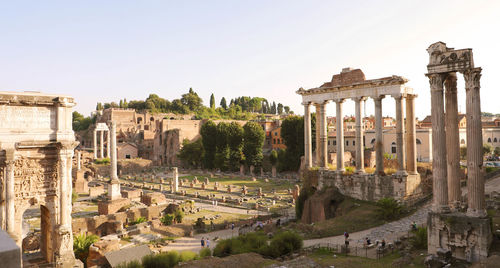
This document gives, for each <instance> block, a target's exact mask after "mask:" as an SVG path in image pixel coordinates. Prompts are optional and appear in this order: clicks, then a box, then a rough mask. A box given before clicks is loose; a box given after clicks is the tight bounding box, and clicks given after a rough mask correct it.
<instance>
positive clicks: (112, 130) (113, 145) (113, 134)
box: [110, 121, 118, 181]
mask: <svg viewBox="0 0 500 268" xmlns="http://www.w3.org/2000/svg"><path fill="white" fill-rule="evenodd" d="M110 125H111V128H110V134H111V154H110V156H111V159H110V160H111V161H110V162H111V181H118V169H117V164H118V163H117V155H116V154H117V150H116V122H114V121H111V122H110Z"/></svg>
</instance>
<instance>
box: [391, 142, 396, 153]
mask: <svg viewBox="0 0 500 268" xmlns="http://www.w3.org/2000/svg"><path fill="white" fill-rule="evenodd" d="M391 153H393V154H395V153H396V143H395V142H393V143H392V144H391Z"/></svg>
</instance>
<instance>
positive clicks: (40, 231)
mask: <svg viewBox="0 0 500 268" xmlns="http://www.w3.org/2000/svg"><path fill="white" fill-rule="evenodd" d="M51 217H53V215H52V216H51V213H50V210H49V209H48V208H47V207H46V206H44V205H32V206H30V207H29V208H27V209H26V210H24V212H23V214H22V221H21V226H22V227H21V228H22V232H21V233H22V252H23V254H24V256H25V258H26V260H29V261H30V262H31V263H33V262H34V263H44V262H48V263H50V262H52V261H53V260H54V256H53V252H54V247H53V245H52V243H53V241H54V237H53V232H54V226H55V222H54V219H52V218H51Z"/></svg>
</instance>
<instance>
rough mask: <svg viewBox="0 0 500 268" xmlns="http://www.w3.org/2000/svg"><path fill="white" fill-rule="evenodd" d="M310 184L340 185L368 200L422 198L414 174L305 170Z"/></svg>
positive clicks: (340, 189) (354, 196)
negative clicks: (348, 173)
mask: <svg viewBox="0 0 500 268" xmlns="http://www.w3.org/2000/svg"><path fill="white" fill-rule="evenodd" d="M304 185H305V186H306V187H307V186H309V187H315V188H325V187H336V188H337V189H338V190H339V192H340V193H341V194H343V195H346V196H349V197H352V198H356V199H360V200H366V201H378V200H380V199H382V198H391V197H392V198H394V199H396V200H401V201H406V200H411V201H412V202H415V201H416V200H414V199H417V200H418V199H420V198H421V197H422V192H421V190H420V179H419V178H415V177H412V176H408V177H407V176H400V175H386V176H376V175H373V174H351V175H342V176H338V175H337V173H336V171H330V170H326V171H325V170H309V171H306V172H305V173H304Z"/></svg>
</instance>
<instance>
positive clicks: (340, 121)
mask: <svg viewBox="0 0 500 268" xmlns="http://www.w3.org/2000/svg"><path fill="white" fill-rule="evenodd" d="M335 103H336V109H337V111H336V112H337V114H336V121H337V122H336V123H337V126H336V130H337V136H336V140H337V171H338V172H344V171H345V168H344V115H343V114H342V103H344V99H340V100H336V101H335Z"/></svg>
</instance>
